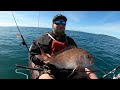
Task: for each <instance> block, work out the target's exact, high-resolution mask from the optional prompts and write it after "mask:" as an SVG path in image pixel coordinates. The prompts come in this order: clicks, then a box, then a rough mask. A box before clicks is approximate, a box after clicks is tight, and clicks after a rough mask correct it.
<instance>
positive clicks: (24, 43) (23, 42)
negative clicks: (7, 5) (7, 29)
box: [11, 11, 29, 52]
mask: <svg viewBox="0 0 120 90" xmlns="http://www.w3.org/2000/svg"><path fill="white" fill-rule="evenodd" d="M11 13H12V16H13V19H14V21H15V24H16V26H17V29H18V31H19V33H20V36H21V38H22V43H21V44H22V45H25V46H26V48H27V50H28V52H29V49H28V46H27V44H26V42H25V40H24V38H23V35H22V33H21V32H20V29H19V27H18V25H17V22H16V19H15V16H14V14H13V12H12V11H11Z"/></svg>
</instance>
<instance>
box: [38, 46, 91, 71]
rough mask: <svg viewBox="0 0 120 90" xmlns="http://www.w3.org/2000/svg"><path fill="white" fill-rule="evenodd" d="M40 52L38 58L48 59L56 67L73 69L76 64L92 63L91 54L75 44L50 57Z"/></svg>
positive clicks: (83, 65)
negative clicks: (40, 54)
mask: <svg viewBox="0 0 120 90" xmlns="http://www.w3.org/2000/svg"><path fill="white" fill-rule="evenodd" d="M41 52H42V57H39V58H40V59H42V60H44V61H49V63H51V64H54V65H55V66H56V67H58V68H64V69H74V68H76V67H77V66H80V67H89V66H91V65H92V64H93V57H92V55H91V54H90V53H89V52H88V51H86V50H84V49H82V48H77V47H75V46H71V47H67V48H65V49H63V50H61V51H59V52H57V53H55V54H54V55H51V57H48V56H47V55H46V54H45V53H44V52H43V51H42V50H41Z"/></svg>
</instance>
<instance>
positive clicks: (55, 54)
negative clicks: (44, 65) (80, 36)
mask: <svg viewBox="0 0 120 90" xmlns="http://www.w3.org/2000/svg"><path fill="white" fill-rule="evenodd" d="M72 48H77V47H76V46H74V45H70V46H68V47H66V48H64V49H62V50H60V51H58V52H55V53H54V54H53V55H52V56H53V57H55V56H57V55H58V54H60V53H62V52H64V51H66V50H70V49H72Z"/></svg>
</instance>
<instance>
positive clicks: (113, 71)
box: [101, 66, 120, 79]
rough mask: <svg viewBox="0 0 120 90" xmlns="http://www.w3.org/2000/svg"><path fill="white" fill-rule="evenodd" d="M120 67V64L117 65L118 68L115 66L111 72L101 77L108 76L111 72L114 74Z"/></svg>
mask: <svg viewBox="0 0 120 90" xmlns="http://www.w3.org/2000/svg"><path fill="white" fill-rule="evenodd" d="M118 69H120V66H117V67H116V68H114V69H113V70H111V71H110V72H108V73H107V74H105V75H103V76H102V77H101V79H103V78H105V77H107V76H108V75H109V74H111V73H113V74H114V73H115V71H116V70H118Z"/></svg>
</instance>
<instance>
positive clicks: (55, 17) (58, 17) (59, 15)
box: [53, 14, 67, 22]
mask: <svg viewBox="0 0 120 90" xmlns="http://www.w3.org/2000/svg"><path fill="white" fill-rule="evenodd" d="M57 19H63V20H65V21H67V18H66V17H65V16H63V15H61V14H58V15H56V16H54V18H53V22H54V21H55V20H57Z"/></svg>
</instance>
